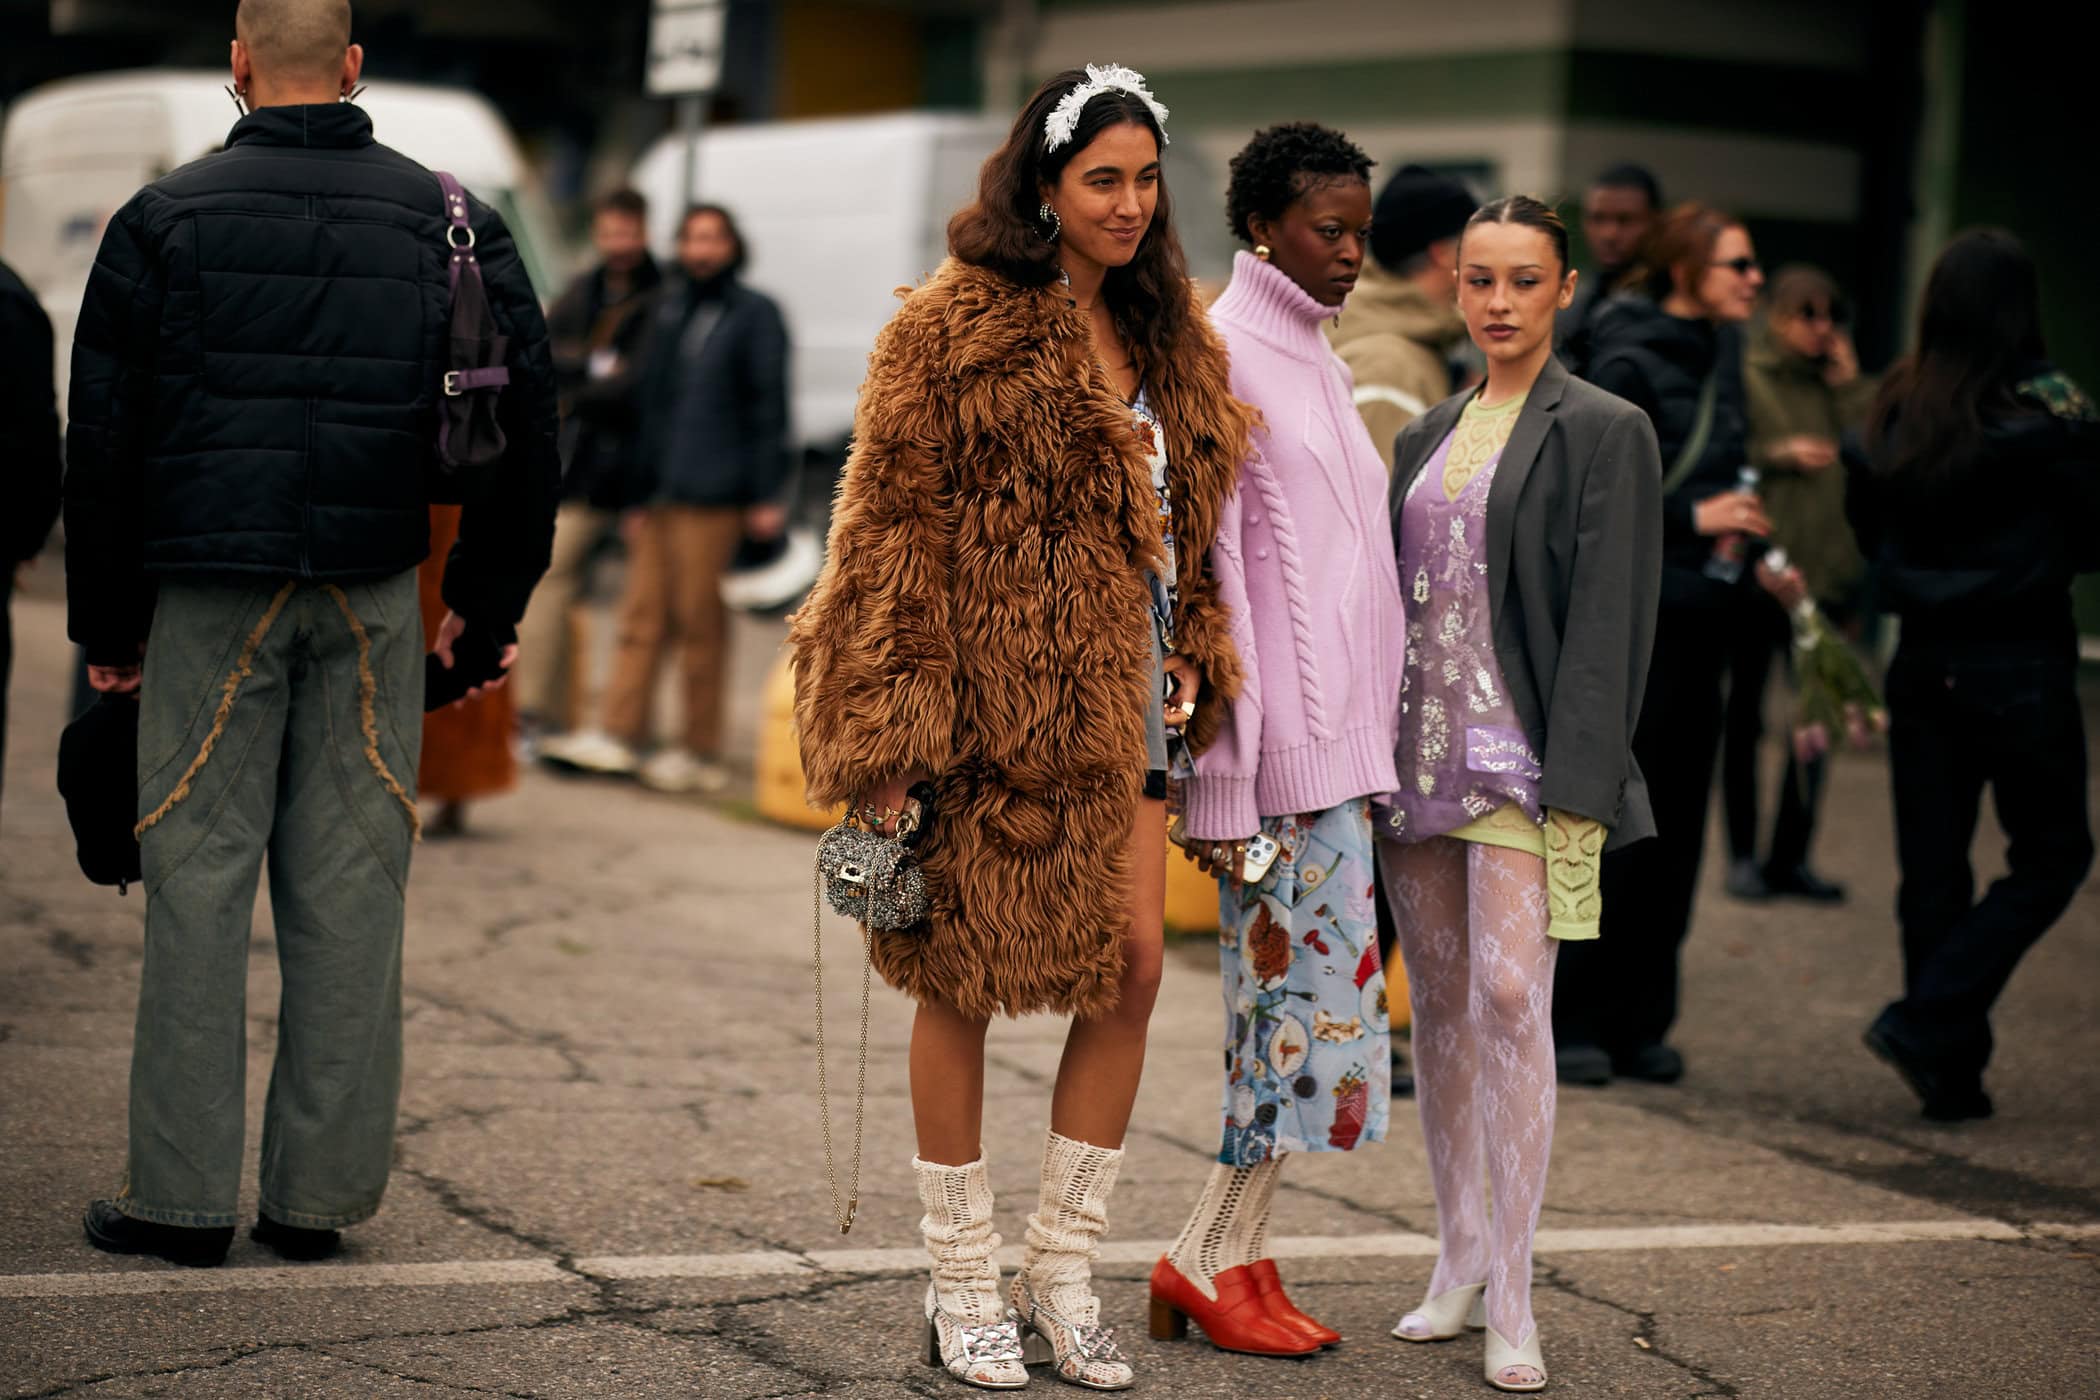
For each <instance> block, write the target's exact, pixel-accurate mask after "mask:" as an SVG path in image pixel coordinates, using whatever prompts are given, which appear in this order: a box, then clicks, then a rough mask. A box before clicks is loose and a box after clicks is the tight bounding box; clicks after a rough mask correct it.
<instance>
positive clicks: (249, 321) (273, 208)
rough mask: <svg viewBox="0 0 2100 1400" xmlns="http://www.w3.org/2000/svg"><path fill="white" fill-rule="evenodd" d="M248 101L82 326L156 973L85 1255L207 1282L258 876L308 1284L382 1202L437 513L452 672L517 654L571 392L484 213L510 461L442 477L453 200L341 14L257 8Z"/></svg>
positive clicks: (94, 605) (86, 564) (86, 549)
mask: <svg viewBox="0 0 2100 1400" xmlns="http://www.w3.org/2000/svg"><path fill="white" fill-rule="evenodd" d="M236 33H237V35H238V38H237V40H236V42H235V44H234V51H233V77H234V84H235V87H236V89H237V90H239V91H240V92H241V93H242V95H244V96H245V97H246V99H247V101H248V103H249V105H250V107H251V108H252V112H251V114H250V115H248V116H246V117H244V118H243V119H242V120H241V121H240V122H238V123H237V124H236V125H235V126H234V128H233V131H232V133H231V135H230V136H229V137H228V138H227V143H226V148H225V149H224V150H223V151H221V152H219V153H217V154H215V155H210V156H206V157H205V158H204V159H202V160H199V161H196V162H194V163H193V164H190V165H187V166H184V167H183V168H182V169H180V170H177V171H175V172H174V173H173V174H170V175H168V176H166V177H165V178H163V179H161V180H158V181H156V182H155V183H153V184H151V185H149V186H147V187H146V188H145V189H143V190H141V191H140V192H139V193H138V194H137V195H136V196H135V197H133V199H132V200H131V201H130V202H129V203H128V204H126V205H125V206H124V207H123V208H122V209H121V210H119V211H118V212H117V214H116V216H115V217H114V218H113V219H112V220H111V222H110V225H109V229H108V231H107V232H106V234H105V235H104V237H103V242H102V247H101V251H100V252H99V254H98V255H97V257H96V260H95V269H94V273H93V275H92V277H91V278H90V280H89V283H88V287H87V293H86V297H85V299H84V301H83V302H82V305H81V314H80V322H79V328H78V331H77V333H76V339H75V345H74V357H73V382H72V393H71V400H70V406H71V419H72V421H71V427H70V435H69V438H68V462H69V466H68V473H67V477H66V493H65V494H66V503H65V511H66V535H67V545H66V573H67V593H68V601H69V604H70V614H71V616H70V627H71V631H72V635H73V637H74V639H75V640H76V641H78V642H80V643H81V644H82V645H83V646H85V647H86V649H87V654H88V663H89V676H90V680H91V681H92V683H93V684H94V685H95V688H96V689H98V690H101V691H104V692H117V693H125V692H136V693H137V694H138V697H139V704H140V714H139V815H140V821H139V828H138V830H139V833H140V859H141V864H142V869H143V871H144V875H145V879H144V885H145V892H146V947H145V968H144V972H143V975H142V977H141V981H140V988H139V1014H138V1026H137V1037H136V1040H135V1043H134V1045H133V1050H132V1074H131V1100H130V1102H131V1150H130V1156H129V1162H128V1169H127V1170H126V1172H125V1175H124V1185H123V1187H122V1189H121V1190H120V1191H119V1192H118V1194H117V1196H116V1198H115V1199H114V1201H101V1200H98V1201H96V1202H94V1203H93V1204H91V1205H90V1206H89V1208H88V1213H87V1218H86V1221H85V1224H86V1229H87V1234H88V1238H89V1239H90V1241H91V1242H93V1243H94V1244H95V1245H96V1246H97V1247H99V1248H102V1249H106V1250H111V1251H113V1252H118V1253H149V1254H158V1255H160V1256H162V1257H164V1258H169V1259H174V1260H176V1261H178V1262H182V1263H191V1264H212V1263H217V1262H218V1261H219V1260H220V1259H221V1258H223V1257H224V1255H225V1251H226V1247H227V1244H228V1243H229V1241H230V1239H231V1236H232V1227H233V1225H234V1223H235V1221H234V1210H235V1202H236V1194H237V1191H238V1188H239V1184H240V1176H241V1153H242V1102H243V1098H244V1094H243V1089H242V1086H243V1083H244V1081H245V1076H246V1071H247V1062H246V1054H245V1050H244V1031H245V1009H244V1002H245V993H246V985H247V971H248V968H247V963H248V943H249V921H250V913H251V910H252V909H253V905H254V899H255V888H256V882H257V878H258V875H259V873H260V871H261V869H262V867H263V864H264V861H265V859H267V861H268V865H269V875H270V902H271V908H272V912H273V915H274V920H275V925H276V942H277V948H278V958H279V962H280V965H281V968H282V972H283V980H284V993H283V1001H282V1005H281V1011H280V1018H279V1031H278V1034H277V1037H276V1039H277V1045H276V1065H275V1070H274V1073H273V1074H272V1076H271V1081H270V1094H269V1099H268V1103H267V1106H266V1109H265V1115H264V1123H263V1135H262V1141H263V1161H262V1199H261V1211H260V1218H259V1220H258V1223H257V1225H256V1229H255V1237H256V1238H257V1239H258V1240H260V1241H262V1242H264V1243H265V1244H268V1245H270V1246H271V1247H273V1248H275V1249H276V1250H277V1251H278V1252H279V1253H281V1254H284V1255H286V1256H287V1257H293V1258H314V1257H319V1256H320V1255H322V1254H325V1253H328V1252H330V1251H331V1250H333V1248H334V1247H335V1245H336V1243H337V1238H338V1237H337V1234H336V1232H337V1230H338V1229H339V1228H340V1227H342V1226H345V1225H350V1224H354V1223H356V1222H358V1221H361V1220H364V1219H365V1218H367V1217H368V1216H370V1215H371V1214H372V1213H373V1212H374V1211H376V1210H377V1209H378V1208H379V1202H380V1197H381V1194H382V1193H383V1192H384V1190H385V1187H386V1181H387V1173H388V1167H389V1165H390V1162H391V1159H392V1154H393V1125H394V1113H395V1107H396V1103H397V1101H398V1098H399V1093H400V1080H401V935H402V925H403V888H404V885H405V882H406V880H407V877H408V863H409V850H410V846H411V844H412V842H413V840H414V836H415V831H416V827H417V817H416V807H415V797H414V784H415V780H416V768H417V761H418V757H419V754H420V750H421V742H422V705H421V698H422V691H423V677H422V671H423V655H424V651H425V643H424V637H423V635H422V628H421V623H420V621H419V617H418V611H417V599H416V566H417V564H418V563H420V562H421V561H422V559H423V558H424V556H425V555H426V554H427V553H428V551H429V529H428V510H429V504H430V501H431V499H432V495H433V487H434V486H435V487H436V489H437V490H439V491H442V492H443V493H444V494H446V495H455V494H456V495H457V497H458V498H460V499H462V500H463V501H464V504H465V515H464V519H463V522H462V527H461V533H460V542H459V544H458V546H457V547H456V548H455V549H454V551H453V552H452V555H451V558H450V561H449V563H448V566H447V568H446V572H445V581H444V595H445V599H446V602H447V604H448V605H449V606H450V608H451V614H452V615H451V616H448V617H447V618H446V620H445V623H444V626H443V627H442V629H441V630H440V632H439V635H438V636H437V637H436V638H433V639H431V641H432V642H433V643H434V649H435V650H436V651H437V652H438V654H439V655H440V657H442V658H445V659H446V660H447V661H448V663H449V661H450V658H451V656H452V647H453V644H454V642H456V641H458V640H459V639H460V638H461V636H462V635H463V634H471V633H473V632H477V631H478V632H480V633H482V634H484V635H483V636H482V637H481V638H478V639H476V638H471V637H470V640H482V641H487V642H490V643H492V644H493V646H494V647H495V648H497V649H500V650H502V651H503V652H504V654H505V658H506V664H508V661H509V660H510V659H514V655H515V646H514V645H513V638H514V636H515V627H516V624H517V621H518V618H519V616H520V614H521V613H522V612H523V611H524V607H525V600H526V598H527V596H528V595H529V594H530V593H531V591H532V587H533V584H534V582H535V581H536V580H537V579H538V577H539V575H540V573H541V572H542V571H543V570H544V569H545V567H546V563H547V555H548V549H549V546H550V542H551V539H552V533H553V518H554V506H555V496H556V493H557V490H558V482H559V467H558V463H557V457H556V447H555V432H556V407H555V388H554V374H553V367H552V364H551V362H550V359H549V356H548V352H547V334H546V326H545V323H544V321H543V320H542V318H541V316H540V311H539V306H538V302H537V301H536V299H535V297H534V295H533V289H532V286H531V284H530V282H529V281H528V280H527V277H526V274H525V270H524V267H523V265H522V264H521V263H520V261H519V259H518V255H517V250H516V247H515V246H514V245H513V243H512V241H511V238H510V235H509V233H508V231H507V230H506V229H505V228H504V226H503V221H502V220H501V218H499V217H498V216H497V215H496V214H495V213H494V212H493V211H491V210H489V209H488V208H486V207H484V206H482V205H480V204H478V203H476V204H472V205H471V207H470V210H469V219H470V222H471V225H472V228H473V231H474V235H475V237H474V244H475V250H476V253H477V255H478V257H479V260H480V269H481V274H482V278H483V280H484V283H485V285H486V287H487V291H488V299H489V303H490V308H491V311H492V313H493V315H494V318H495V320H496V322H497V327H498V330H499V332H500V333H501V334H502V335H504V336H505V337H506V338H507V346H508V351H507V357H506V358H507V368H508V369H509V372H510V382H509V387H508V388H506V389H504V390H502V391H501V397H500V400H499V404H498V417H499V421H500V422H501V425H502V427H503V430H504V433H505V436H506V438H507V440H508V445H509V446H508V452H507V454H506V455H505V456H504V457H503V458H502V459H501V460H499V461H497V462H496V463H494V464H493V465H491V466H489V467H486V468H483V469H480V470H479V471H477V472H475V473H474V474H472V475H470V476H461V475H445V474H444V473H442V472H441V469H440V467H439V465H438V462H437V457H436V451H435V446H434V444H435V441H436V437H437V426H438V416H437V411H438V403H439V400H440V396H441V395H442V394H443V393H444V383H445V371H446V369H447V367H448V364H447V355H448V341H447V330H448V323H449V316H450V293H449V290H448V286H447V272H446V261H447V258H448V256H449V254H448V252H447V247H446V241H447V238H446V235H447V226H446V220H445V214H444V204H443V201H442V197H441V193H440V188H439V185H438V182H437V179H436V177H435V176H433V175H432V174H431V172H429V171H427V170H425V169H424V168H423V167H421V166H419V165H417V164H416V163H415V162H413V161H411V160H409V159H407V158H406V157H404V156H401V155H399V154H397V153H395V152H394V151H391V150H388V149H387V148H386V147H384V146H380V145H377V144H375V143H374V142H373V139H372V124H371V121H370V120H369V118H367V117H366V116H365V114H364V113H363V112H362V111H360V110H359V109H358V108H357V107H355V106H353V105H351V104H350V103H349V102H347V101H342V100H339V99H341V98H343V97H345V96H347V95H348V94H349V93H351V92H352V90H353V89H354V88H355V86H356V83H357V78H358V72H359V69H360V67H361V65H362V63H363V57H364V55H363V51H362V50H361V49H360V48H357V47H355V46H352V45H351V44H350V42H349V39H350V8H349V5H348V4H347V3H346V0H242V3H241V6H240V10H239V14H238V17H237V20H236Z"/></svg>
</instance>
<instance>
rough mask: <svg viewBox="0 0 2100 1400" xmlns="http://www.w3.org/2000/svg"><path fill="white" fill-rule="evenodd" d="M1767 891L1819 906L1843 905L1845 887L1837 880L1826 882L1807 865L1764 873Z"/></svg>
mask: <svg viewBox="0 0 2100 1400" xmlns="http://www.w3.org/2000/svg"><path fill="white" fill-rule="evenodd" d="M1764 883H1765V890H1766V892H1767V893H1769V894H1775V895H1784V896H1785V897H1787V898H1789V899H1807V900H1813V901H1814V902H1815V903H1817V904H1843V903H1844V902H1845V887H1844V886H1843V885H1840V884H1838V883H1837V882H1836V881H1835V880H1826V879H1824V878H1823V877H1822V876H1820V875H1818V874H1816V872H1815V871H1813V870H1810V869H1809V868H1808V867H1807V866H1805V865H1797V866H1795V867H1794V868H1793V869H1792V870H1767V871H1766V872H1765V873H1764Z"/></svg>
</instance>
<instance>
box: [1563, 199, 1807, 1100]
mask: <svg viewBox="0 0 2100 1400" xmlns="http://www.w3.org/2000/svg"><path fill="white" fill-rule="evenodd" d="M1630 276H1631V277H1633V278H1634V279H1635V282H1636V285H1635V286H1634V287H1633V288H1632V289H1631V290H1629V291H1627V292H1623V293H1620V294H1618V295H1615V296H1613V297H1612V298H1611V299H1610V301H1608V302H1607V303H1606V304H1605V305H1604V307H1603V308H1601V309H1600V310H1599V311H1598V313H1597V315H1596V318H1595V321H1594V326H1595V332H1594V334H1595V340H1594V352H1593V358H1592V361H1591V366H1590V375H1589V379H1590V382H1591V383H1593V384H1595V385H1596V386H1597V387H1598V388H1600V389H1603V390H1605V391H1607V392H1609V393H1613V394H1617V395H1618V396H1619V397H1620V398H1623V399H1625V400H1627V401H1628V402H1630V403H1632V404H1633V405H1634V406H1635V407H1636V408H1639V409H1640V410H1641V411H1642V412H1643V413H1646V414H1647V415H1648V418H1649V421H1650V422H1651V423H1653V424H1654V425H1655V436H1656V439H1657V441H1658V442H1659V444H1660V445H1661V451H1662V462H1663V482H1662V484H1663V568H1662V589H1661V594H1660V603H1659V607H1658V610H1657V617H1656V626H1655V648H1654V657H1653V660H1652V662H1651V664H1650V666H1649V669H1648V680H1647V692H1646V698H1645V699H1644V700H1643V701H1642V702H1641V709H1640V716H1641V721H1640V727H1639V729H1638V730H1637V731H1636V732H1635V735H1634V740H1633V752H1634V757H1635V759H1636V760H1637V761H1638V762H1639V765H1640V770H1641V772H1643V773H1644V774H1646V775H1647V778H1648V792H1649V796H1650V798H1651V800H1652V802H1653V805H1654V809H1655V828H1656V839H1655V840H1653V841H1644V842H1642V843H1640V844H1639V845H1637V846H1632V847H1629V848H1628V849H1626V850H1623V851H1614V852H1612V854H1611V855H1610V856H1609V857H1607V858H1606V860H1605V862H1604V927H1603V936H1602V937H1601V938H1599V939H1597V940H1596V941H1595V942H1585V943H1572V944H1570V945H1568V946H1567V947H1566V948H1565V949H1564V950H1563V951H1562V954H1561V960H1560V971H1559V978H1558V985H1557V987H1556V989H1555V992H1554V998H1553V1028H1554V1036H1555V1040H1556V1046H1557V1051H1556V1054H1557V1060H1558V1063H1559V1067H1560V1075H1561V1078H1562V1079H1563V1080H1565V1081H1568V1082H1571V1083H1580V1084H1602V1083H1605V1082H1607V1081H1609V1080H1610V1079H1611V1077H1612V1076H1614V1075H1620V1076H1624V1077H1627V1078H1632V1079H1644V1080H1652V1081H1655V1082H1658V1083H1670V1082H1673V1081H1675V1080H1676V1079H1678V1078H1679V1077H1680V1076H1682V1075H1683V1073H1684V1060H1683V1057H1682V1056H1681V1055H1680V1054H1679V1053H1678V1052H1677V1051H1676V1050H1675V1049H1674V1048H1672V1047H1671V1046H1669V1045H1666V1044H1665V1043H1664V1037H1665V1036H1666V1035H1668V1034H1669V1030H1670V1027H1671V1025H1672V1024H1673V1023H1674V1022H1675V1021H1676V1019H1677V999H1678V955H1679V951H1680V949H1681V948H1682V946H1683V943H1684V938H1685V934H1686V933H1687V932H1688V931H1689V930H1690V928H1691V920H1692V902H1693V896H1694V893H1695V892H1696V890H1697V888H1698V883H1699V861H1700V855H1701V853H1702V852H1703V850H1704V849H1705V841H1706V813H1707V808H1708V806H1709V805H1710V804H1711V797H1712V790H1713V778H1714V757H1715V754H1716V752H1717V751H1718V749H1719V748H1720V743H1721V678H1722V673H1723V671H1724V670H1725V669H1726V666H1727V660H1728V649H1729V637H1730V631H1731V628H1734V627H1737V626H1739V625H1740V623H1739V621H1738V619H1739V618H1740V617H1741V616H1742V615H1743V614H1742V610H1741V608H1740V606H1739V599H1740V595H1741V594H1742V593H1743V592H1744V591H1745V590H1747V589H1754V588H1756V587H1757V583H1756V579H1755V575H1754V574H1753V572H1752V570H1751V568H1750V567H1749V555H1750V553H1751V549H1752V546H1751V544H1750V541H1752V540H1761V539H1763V538H1765V537H1766V536H1768V535H1769V534H1770V533H1771V522H1770V521H1769V520H1767V519H1766V517H1765V512H1764V507H1763V506H1762V505H1761V504H1760V503H1759V501H1758V498H1757V495H1756V493H1755V492H1754V491H1751V490H1746V489H1744V485H1743V483H1744V482H1745V480H1746V479H1747V473H1748V471H1749V468H1748V465H1747V464H1748V460H1749V441H1748V437H1749V430H1748V426H1747V423H1746V420H1745V416H1744V411H1743V350H1742V325H1743V323H1744V322H1745V321H1747V320H1748V319H1749V318H1750V314H1751V312H1752V311H1753V310H1755V309H1756V306H1757V294H1758V290H1759V288H1761V287H1762V286H1763V285H1764V273H1763V272H1762V271H1761V270H1760V269H1759V267H1758V264H1757V253H1756V250H1755V249H1753V248H1752V247H1751V243H1750V234H1749V231H1748V230H1747V229H1745V228H1744V227H1743V225H1742V223H1741V221H1739V220H1737V219H1735V218H1733V217H1731V216H1729V215H1727V214H1723V213H1721V212H1720V211H1718V210H1715V209H1710V208H1708V207H1706V206H1705V205H1702V204H1681V205H1679V206H1678V207H1677V208H1675V209H1673V210H1671V211H1670V213H1669V214H1668V215H1667V216H1666V217H1665V218H1664V219H1663V220H1662V222H1661V223H1659V224H1658V225H1657V226H1656V228H1655V231H1654V232H1653V233H1652V234H1651V235H1650V236H1649V238H1648V241H1647V243H1646V244H1645V245H1644V246H1643V249H1642V257H1641V263H1640V265H1639V266H1638V267H1637V268H1636V269H1635V271H1634V273H1633V274H1630Z"/></svg>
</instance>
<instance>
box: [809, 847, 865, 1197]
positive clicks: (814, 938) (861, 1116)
mask: <svg viewBox="0 0 2100 1400" xmlns="http://www.w3.org/2000/svg"><path fill="white" fill-rule="evenodd" d="M810 932H811V943H812V945H813V947H814V949H815V952H814V954H813V955H812V957H811V962H812V964H813V975H814V978H815V981H816V988H817V1114H818V1117H819V1119H820V1120H821V1121H822V1123H823V1124H824V1175H825V1177H826V1179H828V1180H829V1181H830V1183H831V1213H832V1217H833V1218H834V1219H835V1220H837V1221H838V1227H839V1233H840V1234H842V1235H844V1234H849V1233H851V1231H852V1229H853V1217H854V1215H855V1214H856V1213H858V1212H859V1210H860V1144H861V1129H862V1127H863V1126H864V1125H865V1123H866V1121H867V1108H868V989H869V986H870V984H871V981H872V978H873V975H874V970H875V961H874V958H873V957H872V956H870V957H868V958H867V959H866V960H865V961H864V962H863V963H862V965H861V970H860V1071H859V1081H858V1083H857V1084H856V1085H855V1087H854V1096H853V1179H852V1182H851V1184H850V1186H849V1187H848V1190H847V1194H846V1199H845V1201H844V1203H843V1204H841V1202H840V1199H839V1169H838V1164H837V1163H836V1162H835V1161H834V1160H833V1158H832V1150H831V1094H830V1092H829V1086H828V1084H827V1077H826V1074H825V1062H824V891H823V883H822V878H821V875H819V876H818V877H817V878H814V879H812V880H811V882H810ZM860 937H861V951H862V952H863V953H868V952H869V951H870V950H869V948H868V946H867V944H868V926H867V925H866V924H862V925H861V926H860Z"/></svg>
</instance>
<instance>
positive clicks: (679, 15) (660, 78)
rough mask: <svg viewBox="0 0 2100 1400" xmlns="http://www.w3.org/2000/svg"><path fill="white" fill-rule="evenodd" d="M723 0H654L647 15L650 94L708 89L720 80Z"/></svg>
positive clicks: (671, 94)
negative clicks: (652, 7)
mask: <svg viewBox="0 0 2100 1400" xmlns="http://www.w3.org/2000/svg"><path fill="white" fill-rule="evenodd" d="M728 10H729V6H728V4H727V3H726V0H657V3H656V10H655V12H654V13H653V14H652V15H650V17H649V81H648V90H649V95H650V96H652V97H677V96H680V95H682V94H685V93H695V92H711V91H713V90H714V88H715V87H716V86H718V85H719V84H720V82H721V80H722V27H723V23H724V21H725V20H726V19H727V18H728Z"/></svg>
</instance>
